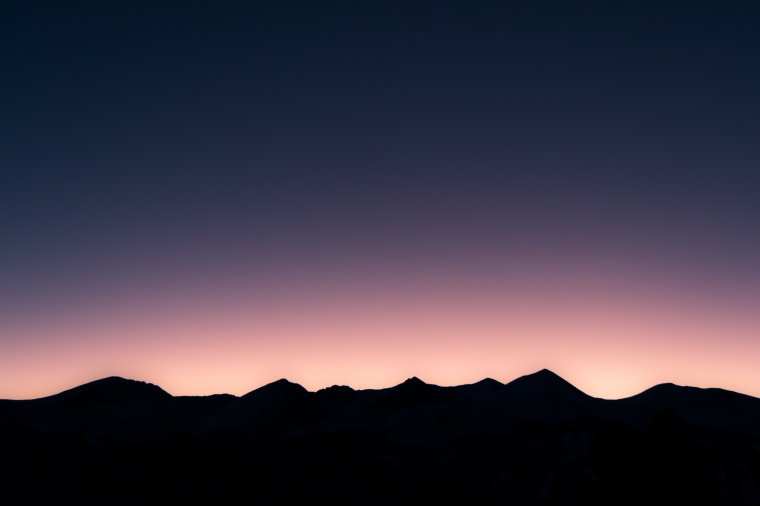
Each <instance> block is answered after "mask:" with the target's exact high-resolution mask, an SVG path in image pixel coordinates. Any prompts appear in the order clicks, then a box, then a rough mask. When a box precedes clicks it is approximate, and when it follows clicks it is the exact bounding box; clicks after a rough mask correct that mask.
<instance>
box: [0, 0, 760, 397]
mask: <svg viewBox="0 0 760 506" xmlns="http://www.w3.org/2000/svg"><path fill="white" fill-rule="evenodd" d="M758 26H760V5H758V3H757V2H754V1H747V2H700V1H693V2H675V1H673V2H668V1H665V2H661V1H657V2H655V1H652V2H647V1H636V2H625V1H615V2H609V1H604V2H572V1H564V0H562V1H560V0H557V1H537V0H531V1H528V0H525V1H503V2H485V1H480V2H479V1H474V0H468V1H445V0H441V1H432V0H430V1H414V0H409V1H390V0H385V1H374V2H373V1H367V2H332V1H320V2H313V1H308V2H288V1H283V2H244V1H234V0H227V1H213V2H212V1H199V0H196V1H151V2H148V1H145V2H141V1H136V0H129V1H121V0H112V1H108V2H99V1H94V0H93V1H79V0H72V1H67V2H60V1H41V0H39V1H38V0H5V1H3V2H0V398H31V397H40V396H43V395H49V394H52V393H56V392H58V391H60V390H63V389H65V388H70V387H72V386H75V385H77V384H80V383H83V382H85V381H90V380H94V379H98V378H100V377H104V376H110V375H120V376H125V377H129V378H134V379H140V380H144V381H150V382H153V383H157V384H159V385H160V386H162V387H163V388H165V389H166V390H168V391H169V392H170V393H173V394H175V395H188V394H210V393H221V392H229V393H234V394H243V393H245V392H247V391H250V390H252V389H254V388H256V387H258V386H261V385H263V384H265V383H268V382H270V381H273V380H276V379H278V378H281V377H287V378H288V379H290V380H291V381H296V382H299V383H301V384H302V385H304V386H305V387H306V388H308V389H310V390H315V389H318V388H322V387H325V386H329V385H332V384H336V383H337V384H348V385H350V386H352V387H354V388H381V387H387V386H391V385H394V384H397V383H399V382H401V381H403V380H404V379H406V378H407V377H410V376H413V375H416V376H419V377H420V378H421V379H423V380H425V381H427V382H431V383H436V384H440V385H453V384H462V383H471V382H475V381H478V380H480V379H482V378H484V377H492V378H495V379H497V380H500V381H509V380H511V379H513V378H515V377H517V376H519V375H522V374H526V373H530V372H534V371H536V370H539V369H541V368H544V367H546V368H550V369H552V370H553V371H555V372H556V373H558V374H560V375H561V376H563V377H565V378H566V379H567V380H568V381H570V382H572V383H573V384H575V385H576V386H578V387H579V388H581V389H582V390H584V391H586V392H587V393H589V394H591V395H595V396H600V397H605V398H619V397H625V396H629V395H633V394H636V393H638V392H640V391H641V390H644V389H645V388H648V387H650V386H652V385H654V384H656V383H662V382H666V381H670V382H675V383H679V384H688V385H694V386H702V387H707V386H716V387H723V388H728V389H731V390H736V391H740V392H743V393H748V394H751V395H755V396H760V368H758V367H757V363H758V362H759V361H760V198H758V195H760V142H758V138H759V136H760V134H759V133H760V30H758V29H757V27H758Z"/></svg>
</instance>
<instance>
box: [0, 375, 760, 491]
mask: <svg viewBox="0 0 760 506" xmlns="http://www.w3.org/2000/svg"><path fill="white" fill-rule="evenodd" d="M0 454H1V455H3V460H4V461H5V462H6V464H7V465H6V466H5V467H6V470H5V471H4V472H3V473H2V475H1V476H0V491H4V493H5V494H8V496H9V497H21V498H23V499H24V501H23V502H37V501H41V500H50V499H54V498H55V499H61V498H65V497H70V498H76V499H77V500H79V501H80V502H81V501H84V502H102V501H103V500H108V501H109V502H125V503H126V502H130V503H133V502H136V501H140V502H148V503H153V502H164V501H172V502H177V501H183V502H192V503H247V502H253V501H264V502H281V501H284V500H290V499H293V500H303V499H320V500H326V501H329V502H333V503H335V502H377V501H379V500H383V501H390V500H396V501H398V500H401V501H402V502H411V501H422V502H432V501H443V502H468V503H492V502H498V503H508V504H568V503H570V504H591V503H598V504H602V503H604V504H609V503H616V504H652V503H653V502H654V503H664V502H665V503H670V502H678V503H693V504H758V503H760V399H757V398H754V397H750V396H747V395H742V394H739V393H735V392H731V391H727V390H722V389H717V388H714V389H700V388H694V387H682V386H676V385H673V384H663V385H657V386H655V387H652V388H650V389H649V390H646V391H644V392H642V393H640V394H638V395H635V396H633V397H629V398H626V399H620V400H604V399H598V398H594V397H591V396H588V395H586V394H585V393H584V392H582V391H580V390H578V389H577V388H575V387H574V386H573V385H571V384H570V383H568V382H567V381H565V380H564V379H562V378H561V377H559V376H557V375H556V374H554V373H552V372H551V371H548V370H542V371H539V372H537V373H535V374H530V375H527V376H523V377H520V378H517V379H515V380H514V381H512V382H510V383H507V384H503V383H500V382H498V381H496V380H493V379H484V380H482V381H479V382H477V383H474V384H470V385H461V386H454V387H441V386H436V385H432V384H427V383H425V382H423V381H421V380H420V379H418V378H410V379H408V380H406V381H404V382H403V383H401V384H399V385H396V386H394V387H391V388H386V389H379V390H354V389H352V388H350V387H347V386H337V385H336V386H332V387H329V388H325V389H322V390H319V391H317V392H309V391H307V390H306V389H305V388H303V387H302V386H300V385H298V384H296V383H291V382H289V381H287V380H285V379H282V380H279V381H275V382H273V383H270V384H268V385H265V386H263V387H261V388H258V389H256V390H253V391H251V392H249V393H248V394H245V395H243V396H241V397H236V396H232V395H226V394H225V395H212V396H206V397H189V396H178V397H175V396H172V395H170V394H169V393H167V392H166V391H164V390H163V389H161V388H160V387H158V386H156V385H153V384H150V383H144V382H140V381H134V380H128V379H124V378H118V377H111V378H105V379H102V380H98V381H94V382H91V383H87V384H84V385H81V386H78V387H76V388H72V389H70V390H66V391H64V392H61V393H59V394H56V395H52V396H50V397H45V398H41V399H34V400H23V401H21V400H0ZM104 498H108V499H104ZM399 498H402V499H399Z"/></svg>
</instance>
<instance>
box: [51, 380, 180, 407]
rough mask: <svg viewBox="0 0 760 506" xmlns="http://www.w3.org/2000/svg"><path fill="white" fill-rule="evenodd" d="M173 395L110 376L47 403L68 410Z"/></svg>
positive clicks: (68, 391) (75, 388) (149, 386)
mask: <svg viewBox="0 0 760 506" xmlns="http://www.w3.org/2000/svg"><path fill="white" fill-rule="evenodd" d="M170 397H172V395H171V394H169V393H168V392H166V391H165V390H163V389H162V388H161V387H159V386H157V385H154V384H152V383H146V382H144V381H137V380H131V379H126V378H122V377H120V376H109V377H107V378H102V379H99V380H95V381H91V382H90V383H85V384H84V385H80V386H78V387H74V388H71V389H69V390H65V391H63V392H61V393H59V394H56V395H52V396H50V397H46V398H45V401H46V402H50V403H54V404H55V405H59V406H60V407H62V408H66V409H76V408H82V407H86V406H93V405H100V404H127V403H132V402H141V401H146V400H152V399H166V398H170Z"/></svg>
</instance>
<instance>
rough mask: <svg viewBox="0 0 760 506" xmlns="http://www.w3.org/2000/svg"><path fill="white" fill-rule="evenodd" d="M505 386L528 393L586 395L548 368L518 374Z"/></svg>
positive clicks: (514, 390)
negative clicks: (531, 372)
mask: <svg viewBox="0 0 760 506" xmlns="http://www.w3.org/2000/svg"><path fill="white" fill-rule="evenodd" d="M507 387H508V388H509V389H510V390H512V391H513V392H518V393H522V394H528V395H535V394H547V393H560V392H563V393H571V394H574V395H578V394H580V395H582V396H584V397H587V395H586V394H585V393H583V392H582V391H580V390H578V389H577V388H576V387H575V386H573V385H572V384H571V383H569V382H568V381H567V380H565V379H564V378H562V377H561V376H559V375H557V374H555V373H554V372H552V371H550V370H549V369H541V370H540V371H538V372H535V373H533V374H526V375H525V376H520V377H519V378H517V379H516V380H513V381H511V382H509V383H507Z"/></svg>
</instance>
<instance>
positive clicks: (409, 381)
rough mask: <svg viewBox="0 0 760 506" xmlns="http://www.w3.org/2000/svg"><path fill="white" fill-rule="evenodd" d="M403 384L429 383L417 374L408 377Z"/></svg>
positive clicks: (422, 384) (423, 384) (420, 384)
mask: <svg viewBox="0 0 760 506" xmlns="http://www.w3.org/2000/svg"><path fill="white" fill-rule="evenodd" d="M402 385H406V386H425V385H427V383H425V382H424V381H422V380H421V379H419V378H418V377H417V376H412V377H411V378H409V379H407V380H406V381H404V382H403V383H402Z"/></svg>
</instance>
